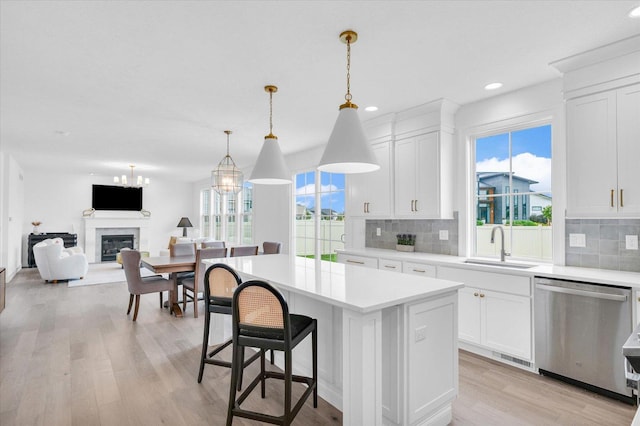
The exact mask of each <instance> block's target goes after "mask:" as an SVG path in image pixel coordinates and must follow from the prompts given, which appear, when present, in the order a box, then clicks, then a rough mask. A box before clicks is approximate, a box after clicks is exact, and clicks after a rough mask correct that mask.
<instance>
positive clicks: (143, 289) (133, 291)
mask: <svg viewBox="0 0 640 426" xmlns="http://www.w3.org/2000/svg"><path fill="white" fill-rule="evenodd" d="M120 253H121V256H122V266H123V267H124V274H125V276H126V278H127V286H128V287H129V309H127V315H129V313H131V305H132V304H133V298H134V296H135V299H136V307H135V310H134V311H133V320H134V321H135V320H136V319H137V318H138V308H139V307H140V295H141V294H147V293H156V292H159V293H160V309H162V292H163V291H171V290H172V289H173V283H172V282H171V281H170V280H167V279H165V278H162V276H160V275H154V276H151V277H144V278H142V277H141V276H140V252H139V251H138V250H132V249H128V248H123V249H121V250H120Z"/></svg>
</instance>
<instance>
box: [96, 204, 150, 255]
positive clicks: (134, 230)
mask: <svg viewBox="0 0 640 426" xmlns="http://www.w3.org/2000/svg"><path fill="white" fill-rule="evenodd" d="M83 219H84V237H85V246H84V250H85V255H86V256H87V261H88V262H89V263H97V262H100V261H101V256H102V254H101V252H102V235H123V234H132V235H133V236H134V238H133V240H134V241H133V248H135V249H137V250H143V251H148V250H149V219H150V218H149V217H143V216H142V215H141V213H140V212H125V211H122V212H120V211H96V212H94V214H93V215H92V216H89V217H84V218H83Z"/></svg>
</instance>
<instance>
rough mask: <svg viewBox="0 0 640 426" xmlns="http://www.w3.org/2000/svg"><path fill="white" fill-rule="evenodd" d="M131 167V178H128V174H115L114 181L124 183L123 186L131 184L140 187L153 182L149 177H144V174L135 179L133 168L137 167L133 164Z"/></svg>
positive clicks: (133, 186)
mask: <svg viewBox="0 0 640 426" xmlns="http://www.w3.org/2000/svg"><path fill="white" fill-rule="evenodd" d="M129 167H130V168H131V172H130V175H129V178H127V175H122V176H120V177H118V176H114V177H113V183H116V184H119V185H122V186H129V187H132V188H139V187H142V186H147V185H149V184H150V183H151V180H150V179H149V178H143V177H142V176H140V175H138V176H137V177H136V178H135V179H134V177H133V169H134V168H135V167H136V166H134V165H133V164H129Z"/></svg>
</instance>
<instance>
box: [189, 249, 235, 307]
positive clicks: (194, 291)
mask: <svg viewBox="0 0 640 426" xmlns="http://www.w3.org/2000/svg"><path fill="white" fill-rule="evenodd" d="M220 257H227V249H226V248H203V249H200V250H198V251H197V252H196V270H195V274H194V276H193V278H185V279H183V280H182V311H183V312H185V311H186V310H187V302H188V301H191V302H193V317H194V318H198V291H199V289H200V288H202V287H201V285H202V284H203V283H204V274H205V272H206V270H207V265H205V264H204V263H203V262H202V261H203V260H205V259H216V258H220Z"/></svg>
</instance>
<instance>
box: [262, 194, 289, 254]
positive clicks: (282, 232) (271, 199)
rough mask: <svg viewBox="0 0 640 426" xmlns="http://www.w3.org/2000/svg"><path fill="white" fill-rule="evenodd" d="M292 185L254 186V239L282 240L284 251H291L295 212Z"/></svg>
mask: <svg viewBox="0 0 640 426" xmlns="http://www.w3.org/2000/svg"><path fill="white" fill-rule="evenodd" d="M291 188H292V185H254V186H253V241H254V242H255V243H256V244H260V245H261V244H262V242H264V241H280V242H281V243H282V252H283V253H290V252H291V247H290V239H291V235H292V234H291V226H292V221H293V212H292V208H293V207H292V206H293V203H292V202H291V191H292V189H291Z"/></svg>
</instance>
